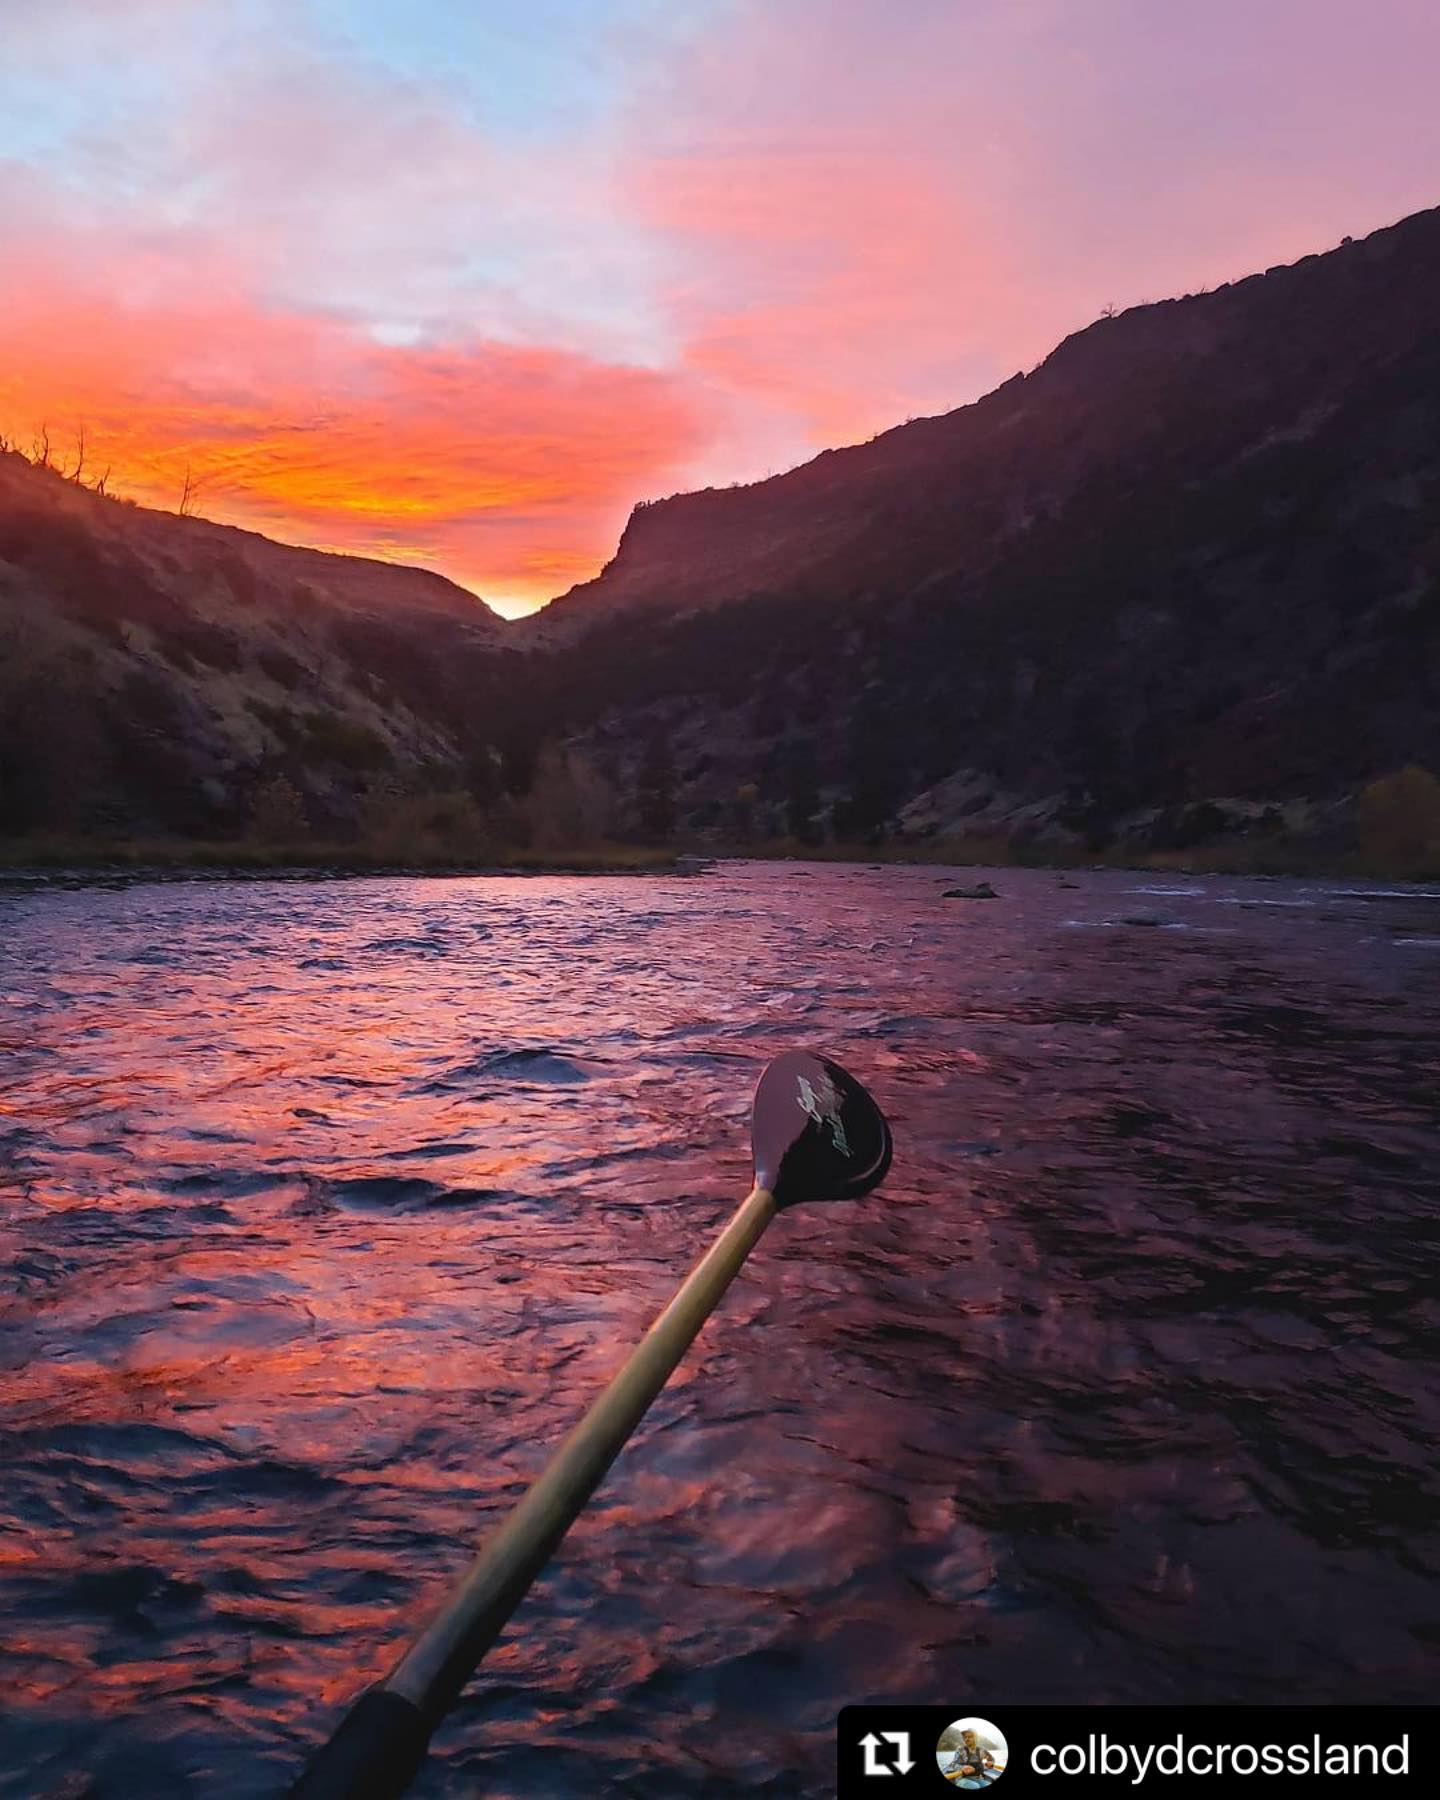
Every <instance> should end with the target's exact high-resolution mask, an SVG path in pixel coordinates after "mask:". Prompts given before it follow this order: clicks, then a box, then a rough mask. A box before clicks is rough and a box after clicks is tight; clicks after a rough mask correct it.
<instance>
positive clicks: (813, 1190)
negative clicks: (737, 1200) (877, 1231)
mask: <svg viewBox="0 0 1440 1800" xmlns="http://www.w3.org/2000/svg"><path fill="white" fill-rule="evenodd" d="M752 1142H753V1144H754V1152H755V1179H756V1181H757V1182H758V1183H759V1184H760V1186H761V1187H766V1188H769V1190H770V1192H771V1193H772V1194H774V1196H775V1198H776V1200H777V1201H778V1202H779V1203H780V1205H781V1206H793V1205H794V1204H795V1203H796V1201H797V1200H858V1199H859V1197H860V1196H861V1194H868V1193H869V1192H870V1190H871V1188H873V1187H877V1186H878V1185H879V1184H880V1182H881V1181H882V1180H883V1179H884V1176H885V1171H886V1170H887V1169H888V1168H889V1167H890V1155H891V1149H892V1146H891V1142H890V1127H889V1126H888V1125H887V1124H886V1123H885V1115H884V1114H883V1113H882V1112H881V1110H880V1108H879V1107H878V1106H877V1105H876V1104H875V1102H874V1101H873V1100H872V1099H871V1098H870V1096H869V1094H867V1093H866V1091H865V1089H864V1088H863V1087H861V1085H860V1083H859V1082H858V1081H857V1080H856V1079H855V1077H854V1076H853V1075H848V1074H846V1072H845V1070H844V1069H842V1068H841V1067H840V1065H839V1063H833V1062H831V1061H830V1059H829V1058H828V1057H826V1056H816V1055H815V1054H814V1053H813V1052H812V1051H809V1050H787V1051H786V1052H785V1054H784V1055H783V1056H777V1057H776V1058H775V1060H774V1062H772V1063H771V1064H770V1066H769V1068H767V1069H766V1071H765V1073H764V1074H763V1075H762V1076H761V1077H760V1085H759V1087H757V1088H756V1090H755V1115H754V1124H753V1133H752Z"/></svg>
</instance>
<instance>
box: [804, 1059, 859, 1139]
mask: <svg viewBox="0 0 1440 1800" xmlns="http://www.w3.org/2000/svg"><path fill="white" fill-rule="evenodd" d="M797 1079H798V1080H799V1083H800V1101H799V1105H800V1110H801V1112H803V1113H808V1114H809V1115H810V1117H811V1118H812V1119H813V1120H814V1121H815V1123H816V1124H817V1125H818V1126H819V1127H820V1129H821V1130H822V1131H824V1129H825V1128H826V1126H827V1125H828V1126H829V1128H830V1137H831V1141H832V1142H833V1143H834V1145H835V1148H836V1149H837V1150H838V1151H839V1152H840V1154H841V1155H842V1156H849V1155H850V1153H851V1152H850V1140H849V1138H847V1137H846V1135H845V1121H844V1120H843V1119H842V1118H841V1117H840V1105H841V1101H840V1095H839V1093H838V1092H837V1090H836V1087H835V1084H834V1082H833V1081H831V1079H830V1077H829V1076H828V1075H822V1076H820V1078H819V1079H818V1080H817V1081H816V1082H815V1084H814V1086H813V1087H812V1086H811V1084H810V1083H809V1082H808V1081H807V1080H806V1079H805V1077H804V1076H803V1075H801V1076H799V1077H797Z"/></svg>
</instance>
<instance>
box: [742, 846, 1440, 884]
mask: <svg viewBox="0 0 1440 1800" xmlns="http://www.w3.org/2000/svg"><path fill="white" fill-rule="evenodd" d="M710 854H711V855H713V856H715V857H717V858H719V859H721V860H726V859H729V858H732V857H733V858H741V859H745V860H753V861H756V862H774V861H785V860H787V859H788V860H793V861H797V862H825V863H886V864H898V865H906V864H911V865H915V866H918V867H939V868H947V869H972V868H973V869H1053V870H1054V871H1055V872H1056V873H1068V872H1074V871H1076V870H1084V869H1116V870H1126V869H1130V870H1133V871H1134V872H1135V873H1136V874H1162V875H1270V876H1293V877H1296V878H1298V879H1341V880H1353V881H1440V854H1431V855H1428V856H1420V857H1416V856H1384V855H1377V854H1375V853H1373V852H1366V851H1363V850H1356V849H1348V850H1341V849H1336V848H1334V847H1333V846H1325V845H1319V844H1306V843H1298V842H1295V841H1293V840H1288V841H1287V840H1276V839H1236V840H1235V841H1234V842H1232V843H1224V844H1210V845H1203V846H1199V847H1196V848H1193V849H1186V850H1145V849H1142V848H1140V847H1139V846H1137V845H1134V844H1115V845H1111V846H1109V847H1107V848H1106V849H1104V850H1085V849H1081V848H1076V849H1073V850H1072V849H1067V848H1064V847H1060V846H1056V845H1053V844H1047V845H1043V846H1041V845H1034V844H1017V843H1015V842H1014V841H1013V840H1012V839H1009V838H1004V837H974V838H943V839H937V838H927V839H923V840H919V841H915V840H909V839H888V840H887V841H886V842H884V843H880V844H843V843H825V844H805V843H802V842H800V840H799V839H798V838H785V839H776V840H773V841H771V842H769V843H764V844H746V845H743V846H739V845H736V846H727V847H725V848H719V849H714V850H712V851H711V852H710Z"/></svg>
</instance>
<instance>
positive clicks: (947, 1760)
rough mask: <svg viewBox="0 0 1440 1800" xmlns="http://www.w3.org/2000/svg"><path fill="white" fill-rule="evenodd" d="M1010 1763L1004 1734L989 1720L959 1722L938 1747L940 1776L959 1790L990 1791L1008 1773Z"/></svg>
mask: <svg viewBox="0 0 1440 1800" xmlns="http://www.w3.org/2000/svg"><path fill="white" fill-rule="evenodd" d="M1009 1759H1010V1750H1009V1746H1008V1745H1007V1744H1006V1742H1005V1733H1004V1732H1003V1731H1002V1730H1001V1729H1000V1727H999V1726H998V1725H992V1724H991V1723H990V1721H989V1720H988V1719H978V1718H969V1719H956V1721H955V1722H954V1724H953V1725H947V1726H946V1727H945V1729H944V1730H943V1731H942V1732H941V1733H940V1741H939V1743H938V1744H936V1746H935V1760H936V1762H937V1763H939V1765H940V1773H941V1774H942V1775H943V1776H944V1777H945V1779H946V1780H947V1781H948V1782H951V1783H953V1785H954V1786H955V1787H957V1788H988V1787H989V1786H990V1785H991V1784H992V1783H993V1782H996V1781H998V1780H999V1779H1000V1777H1001V1776H1002V1775H1003V1774H1004V1773H1005V1764H1006V1763H1007V1762H1008V1761H1009Z"/></svg>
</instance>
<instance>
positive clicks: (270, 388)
mask: <svg viewBox="0 0 1440 1800" xmlns="http://www.w3.org/2000/svg"><path fill="white" fill-rule="evenodd" d="M61 248H62V251H64V252H71V254H61V255H58V256H57V255H53V254H50V253H49V252H50V251H53V249H54V246H49V247H47V246H46V245H45V244H44V243H43V242H32V243H30V244H25V243H23V242H21V243H18V244H17V242H16V241H15V239H14V238H13V236H12V239H11V241H10V243H9V244H8V245H7V251H8V252H9V253H10V254H8V255H7V260H6V270H5V274H4V275H3V277H0V340H3V342H4V344H5V347H6V353H7V354H6V361H5V364H4V369H3V373H0V430H3V431H7V432H8V434H9V435H11V436H12V437H16V438H18V439H20V440H21V441H22V442H25V441H27V440H28V437H29V435H30V434H31V432H32V431H33V430H34V429H35V428H36V427H37V426H38V425H39V424H40V423H41V422H42V421H43V422H45V423H47V424H48V426H49V431H50V436H51V439H52V442H53V444H54V447H55V453H56V456H57V459H59V460H61V461H62V462H63V461H65V460H66V459H67V458H70V457H72V456H73V453H74V441H75V434H76V431H77V429H78V428H79V427H80V426H81V425H82V424H83V426H84V429H85V434H86V460H87V465H88V468H89V470H90V471H91V473H93V474H98V473H99V472H100V471H101V470H103V469H104V468H105V467H106V466H107V465H110V466H111V467H112V469H113V473H112V476H111V483H110V485H111V491H119V492H124V493H128V494H131V495H133V496H134V497H136V498H137V499H141V500H144V501H146V502H149V503H152V504H158V505H162V506H165V505H171V506H173V505H175V504H176V502H177V500H178V497H179V494H180V491H181V487H182V484H183V482H184V479H185V472H186V469H187V467H189V468H190V469H191V470H192V472H193V473H194V475H195V476H196V478H197V479H198V481H199V482H200V484H201V494H202V499H201V503H200V506H199V510H200V511H202V512H204V513H205V514H206V515H207V516H209V517H212V518H216V519H220V520H223V521H226V522H229V523H233V524H241V525H246V526H250V527H252V528H255V529H259V530H263V531H266V532H268V533H270V534H272V535H276V536H280V537H285V538H293V539H297V540H299V541H301V542H306V543H312V544H318V545H320V546H322V547H324V548H329V549H343V550H356V551H361V552H364V553H367V554H375V555H381V556H386V557H390V558H393V559H403V560H406V561H412V562H420V563H424V564H428V565H432V566H439V567H440V568H442V569H444V570H445V571H446V572H448V573H451V574H453V575H454V576H456V578H458V579H460V580H462V581H468V582H471V583H473V584H474V585H475V586H476V588H477V591H480V592H482V593H483V594H484V596H485V598H487V599H490V600H492V601H496V602H498V603H499V604H500V605H501V607H502V609H505V610H512V611H514V610H523V609H525V608H526V607H529V606H533V605H534V604H536V603H538V602H539V601H541V600H544V599H547V598H549V597H550V596H551V595H552V594H554V593H555V592H557V591H559V589H561V588H563V587H565V586H568V585H569V584H570V583H571V582H572V581H574V580H576V579H579V578H581V577H583V576H584V575H587V574H590V573H593V571H594V569H595V568H596V567H597V566H598V563H599V562H600V561H602V560H603V559H604V557H605V556H606V555H607V554H608V553H609V551H610V548H611V547H612V545H613V543H614V540H615V537H616V536H617V534H618V532H619V529H620V526H621V525H622V523H623V521H624V518H625V516H626V514H627V513H628V511H629V509H630V506H631V505H632V503H633V501H634V499H635V497H636V495H637V494H641V493H644V492H646V491H647V490H648V491H653V490H654V488H655V487H656V486H657V485H663V482H664V479H665V477H666V475H667V473H668V472H669V471H671V470H673V469H675V468H676V467H677V466H678V465H680V464H681V463H682V462H684V461H685V460H687V459H688V458H689V457H690V456H692V455H693V453H694V450H695V447H696V445H697V443H698V442H699V441H700V436H701V419H700V415H699V412H698V410H697V407H696V404H695V402H694V401H693V399H692V398H691V397H690V395H689V394H688V393H687V392H686V390H685V386H684V384H683V382H682V381H681V380H680V379H678V378H677V377H674V376H670V375H665V374H661V373H656V372H654V371H650V370H645V369H639V368H634V367H629V366H624V365H617V364H608V363H605V362H602V361H599V360H596V359H593V358H588V357H586V356H583V355H581V354H578V353H575V352H571V351H566V350H560V349H547V348H543V347H527V346H523V345H510V344H496V343H488V342H484V341H479V340H475V339H469V340H459V341H455V342H450V343H443V344H425V345H416V346H404V345H399V346H397V345H393V344H386V343H383V342H380V341H377V339H376V337H375V336H374V335H373V334H371V333H369V332H367V331H365V330H364V329H363V328H361V327H359V326H356V325H354V324H352V323H350V322H347V321H336V320H333V319H326V318H317V317H308V316H305V315H304V314H300V313H295V312H288V311H276V310H267V309H265V308H264V307H262V306H260V305H258V304H257V303H256V302H255V301H253V300H252V299H250V298H249V297H247V296H246V295H245V293H244V292H243V289H241V288H240V286H239V285H238V283H237V281H236V279H235V272H234V271H233V270H224V271H222V270H221V269H219V268H211V269H210V270H209V271H208V275H207V278H206V279H205V280H204V281H203V282H201V283H200V284H198V286H199V288H200V289H201V291H199V292H197V291H196V286H197V284H195V283H194V281H193V276H194V275H195V273H196V271H195V270H194V269H193V268H192V269H191V270H190V271H189V273H190V275H191V277H192V281H191V284H190V286H189V292H188V297H187V296H186V295H184V294H180V293H176V292H175V290H174V289H173V287H172V288H171V290H170V297H168V298H167V294H166V289H165V285H164V284H163V283H162V282H158V281H156V280H155V279H154V278H153V277H154V271H153V270H147V269H146V267H145V266H144V258H143V257H139V258H136V259H134V260H133V261H132V262H130V263H128V264H127V263H125V262H123V261H116V262H112V263H109V264H108V265H107V266H106V285H105V288H104V289H103V291H102V290H101V289H100V288H99V287H98V286H97V285H96V284H95V283H94V282H93V281H84V280H82V279H81V276H80V272H79V271H78V270H77V269H76V267H75V266H74V265H75V257H74V255H73V249H74V246H73V245H70V244H68V243H67V244H65V245H63V246H62V247H61ZM162 261H163V259H162Z"/></svg>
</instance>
